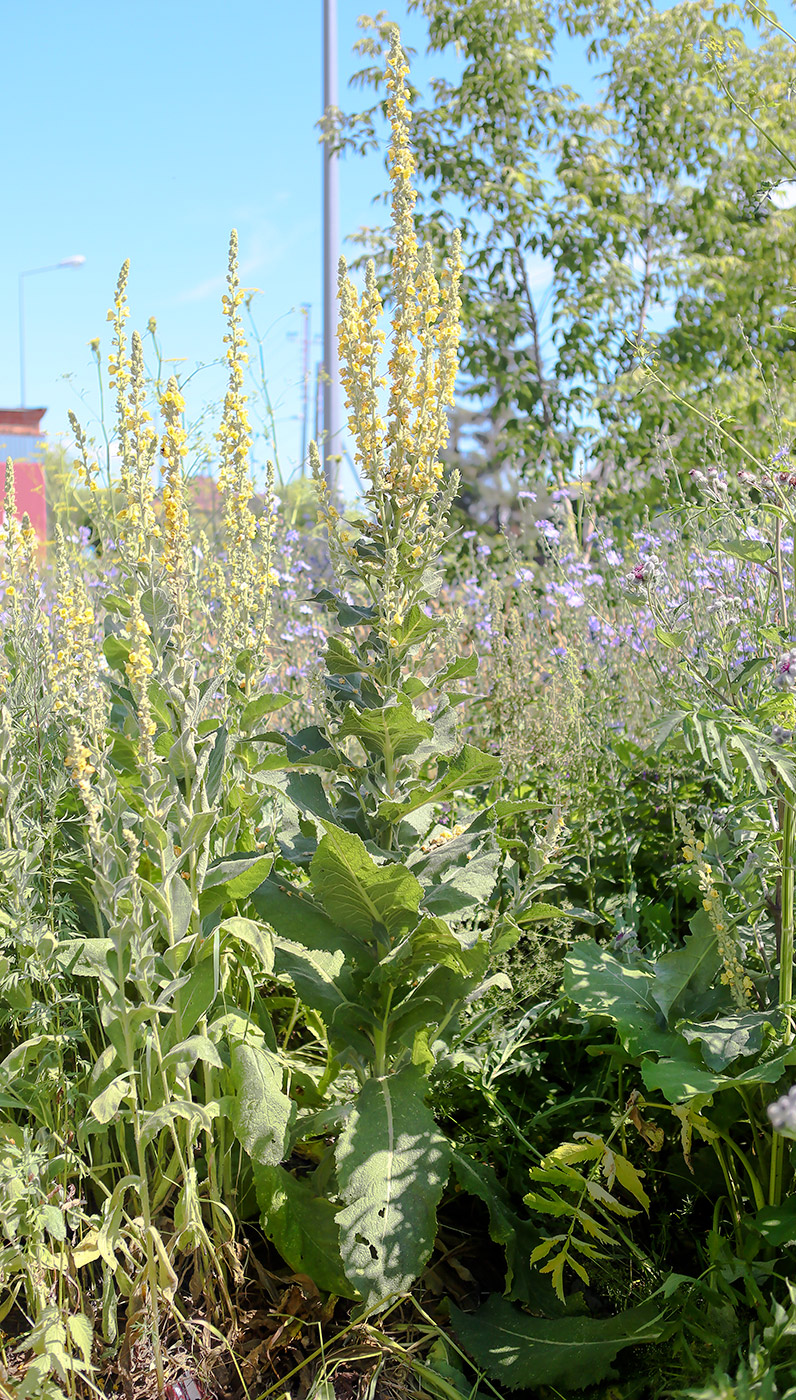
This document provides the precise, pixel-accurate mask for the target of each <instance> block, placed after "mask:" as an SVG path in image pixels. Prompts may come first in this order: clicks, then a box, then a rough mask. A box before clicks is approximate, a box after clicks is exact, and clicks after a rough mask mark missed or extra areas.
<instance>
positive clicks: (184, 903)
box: [169, 870, 193, 943]
mask: <svg viewBox="0 0 796 1400" xmlns="http://www.w3.org/2000/svg"><path fill="white" fill-rule="evenodd" d="M169 901H170V904H171V917H172V925H171V926H172V934H173V938H172V940H170V941H173V942H174V943H179V942H180V941H181V939H183V938H184V937H185V935H186V933H187V932H188V928H189V925H190V922H191V915H192V914H193V896H192V895H191V891H190V889H189V888H188V885H187V883H186V881H185V880H183V878H182V875H181V874H180V871H179V870H175V872H174V874H173V875H172V877H171V879H170V880H169Z"/></svg>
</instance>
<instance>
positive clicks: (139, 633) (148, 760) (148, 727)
mask: <svg viewBox="0 0 796 1400" xmlns="http://www.w3.org/2000/svg"><path fill="white" fill-rule="evenodd" d="M125 634H126V636H127V637H128V639H129V640H130V641H131V642H132V643H133V646H131V648H130V651H129V653H128V656H127V664H126V666H125V671H126V673H127V678H128V680H129V682H130V689H131V691H132V692H133V699H134V700H135V706H136V712H137V715H138V733H139V755H140V759H141V763H142V766H143V767H144V768H150V767H151V766H152V765H153V764H154V761H155V750H154V746H153V744H152V736H153V734H154V733H155V726H154V721H153V718H152V708H151V705H150V702H149V678H150V676H151V675H152V673H153V671H154V669H155V667H154V663H153V661H152V654H151V652H150V649H149V646H148V644H147V638H148V636H149V624H148V623H147V621H146V619H145V618H144V617H143V615H142V613H141V600H140V598H139V596H138V594H137V593H134V594H133V596H132V598H131V600H130V616H129V618H128V619H127V626H126V628H125ZM138 639H140V645H139V644H138Z"/></svg>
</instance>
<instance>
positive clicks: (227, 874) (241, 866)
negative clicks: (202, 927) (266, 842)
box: [199, 852, 274, 916]
mask: <svg viewBox="0 0 796 1400" xmlns="http://www.w3.org/2000/svg"><path fill="white" fill-rule="evenodd" d="M273 863H274V858H273V856H272V855H267V856H263V855H251V854H246V853H245V852H241V854H240V855H234V856H227V857H226V858H225V859H223V860H215V861H213V862H212V863H211V864H210V865H209V866H208V867H207V870H206V872H205V878H204V881H203V883H202V893H201V895H200V897H199V907H200V909H201V912H202V915H203V916H204V915H205V914H209V913H211V912H212V911H213V910H214V909H218V908H219V907H220V905H222V904H226V903H228V901H229V900H238V899H240V900H244V899H246V898H247V897H248V896H249V895H250V894H252V893H253V892H254V890H256V889H257V888H258V886H259V885H261V884H262V883H263V880H265V879H266V877H267V876H268V875H269V874H270V871H271V866H272V865H273Z"/></svg>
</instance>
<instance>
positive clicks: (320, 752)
mask: <svg viewBox="0 0 796 1400" xmlns="http://www.w3.org/2000/svg"><path fill="white" fill-rule="evenodd" d="M285 761H286V762H285ZM338 763H339V759H338V757H337V754H336V752H335V750H334V749H333V748H332V746H331V744H330V743H329V740H328V739H327V737H326V735H325V734H324V732H323V730H322V729H319V728H318V726H317V725H310V727H309V728H308V729H301V730H299V732H298V734H291V735H290V736H289V738H288V739H287V740H286V743H285V759H284V760H278V761H277V766H280V765H281V766H283V767H284V766H287V765H291V764H292V765H293V766H295V767H297V768H305V767H310V768H336V767H337V766H338Z"/></svg>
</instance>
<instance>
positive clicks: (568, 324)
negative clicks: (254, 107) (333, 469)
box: [337, 0, 796, 500]
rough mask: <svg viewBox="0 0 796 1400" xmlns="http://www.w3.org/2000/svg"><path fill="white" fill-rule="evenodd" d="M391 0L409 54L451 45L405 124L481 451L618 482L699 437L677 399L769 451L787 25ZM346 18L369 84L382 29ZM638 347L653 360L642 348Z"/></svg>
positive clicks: (779, 319) (532, 466)
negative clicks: (576, 68)
mask: <svg viewBox="0 0 796 1400" xmlns="http://www.w3.org/2000/svg"><path fill="white" fill-rule="evenodd" d="M409 5H410V8H411V9H421V10H422V12H423V14H424V15H425V17H426V21H427V25H428V48H429V51H430V52H431V53H437V54H443V53H445V52H446V51H447V50H449V49H450V48H451V47H452V46H456V48H457V51H458V53H459V55H460V59H461V72H460V75H459V77H458V79H457V81H455V82H449V81H446V80H442V79H438V80H436V81H434V82H433V83H432V84H431V86H430V92H429V94H428V100H427V101H426V102H425V104H424V103H422V102H421V101H420V95H419V94H417V95H416V103H415V115H414V124H413V133H414V138H413V139H414V141H415V145H416V151H417V158H418V165H419V171H420V175H421V177H422V181H423V188H424V193H425V196H426V198H425V202H424V205H423V207H422V221H423V224H424V231H425V234H426V236H427V237H428V238H430V240H431V241H432V243H434V244H435V245H436V246H437V247H440V248H441V247H442V244H443V242H444V239H445V237H446V236H449V230H450V227H451V225H458V226H459V227H461V228H462V231H463V236H464V246H465V254H466V275H465V279H464V283H463V300H464V327H465V331H464V338H463V343H462V355H461V374H462V381H461V393H462V394H463V396H464V397H465V398H466V400H468V401H469V402H471V403H474V404H475V406H476V408H477V410H478V411H480V413H481V414H482V415H483V414H484V413H486V415H487V417H488V419H489V422H490V425H491V426H490V430H489V431H488V432H486V433H485V434H484V435H483V436H484V438H485V440H489V441H490V444H491V446H490V452H491V453H492V454H497V460H498V463H499V466H500V468H501V469H503V470H504V471H505V470H510V469H512V468H513V469H514V471H515V472H517V473H518V474H519V475H521V476H525V477H535V478H537V479H540V480H550V479H554V480H557V481H558V482H559V484H562V483H564V482H565V481H571V480H572V479H573V478H574V477H577V476H578V475H580V474H584V475H586V476H589V477H591V478H592V479H593V480H594V481H595V482H596V483H598V484H599V486H600V487H601V489H602V491H603V492H604V493H605V494H606V495H609V496H613V497H614V498H615V499H616V498H617V497H618V496H619V495H621V494H623V493H627V492H628V491H633V492H634V493H636V499H637V500H638V499H640V497H639V494H638V493H639V487H645V486H646V487H648V486H649V484H650V478H651V472H652V468H653V464H654V462H655V460H656V456H657V455H658V443H659V440H660V438H661V436H662V435H664V436H666V437H667V438H668V439H669V441H670V443H672V444H673V445H674V447H675V449H676V458H677V461H678V464H680V465H682V466H683V467H684V468H687V467H693V466H695V465H697V464H698V463H701V461H702V458H703V455H704V453H705V452H708V453H709V452H711V451H712V450H714V443H713V438H714V437H715V434H711V433H708V434H707V438H706V439H705V438H704V435H703V434H701V433H700V432H699V431H698V429H697V428H696V427H695V422H696V420H695V419H694V417H693V415H692V414H691V413H690V412H689V410H688V409H687V408H686V407H685V406H684V405H683V403H682V402H680V400H686V401H689V402H693V401H695V402H697V403H698V405H699V407H700V409H701V411H702V412H703V413H704V414H705V415H706V417H707V418H708V419H709V420H711V419H716V420H719V421H722V422H726V420H727V419H728V418H732V419H733V420H734V422H735V423H736V425H737V427H738V429H739V430H741V431H742V432H743V434H744V437H745V440H746V441H747V443H748V445H749V446H750V447H752V448H753V450H755V451H757V452H758V453H759V454H761V455H763V456H766V455H768V454H770V453H771V451H772V450H773V449H774V448H776V447H777V446H778V442H777V438H776V431H777V430H776V427H775V424H774V418H775V416H776V415H775V413H774V410H773V405H774V401H775V400H778V409H779V412H780V413H781V414H782V416H783V417H784V419H785V420H788V419H794V418H796V411H794V404H793V397H794V396H793V390H792V389H791V385H792V383H793V381H794V377H795V373H794V372H796V339H795V338H794V329H796V328H794V326H793V325H792V324H790V322H789V320H788V309H789V305H790V289H789V281H790V276H791V268H792V267H793V266H794V253H796V212H794V213H790V212H788V211H777V210H775V209H774V207H773V206H772V205H771V204H770V202H769V201H768V198H767V195H768V192H769V190H770V189H771V188H772V187H774V186H775V185H776V184H777V183H778V182H779V181H781V180H782V179H784V178H787V177H789V176H790V175H791V173H792V171H791V168H790V165H789V163H788V162H789V159H790V158H791V157H793V156H794V155H796V142H794V139H793V137H792V135H791V134H790V132H789V130H788V126H789V125H791V124H792V123H789V120H788V118H789V114H790V112H791V108H792V97H791V91H790V87H789V85H788V80H787V72H788V65H789V63H790V58H791V50H790V48H789V46H788V44H787V41H786V40H785V39H784V38H783V37H782V36H781V35H780V34H779V33H777V32H776V30H774V29H772V28H771V26H769V25H768V24H767V22H766V20H765V18H764V17H763V16H762V15H761V13H760V11H758V10H757V9H756V7H755V6H754V5H735V4H715V3H707V4H703V3H701V0H700V2H699V3H697V2H696V0H679V3H678V4H676V5H674V6H672V7H671V8H670V9H667V10H663V11H658V10H656V9H654V8H652V7H651V6H650V5H649V4H647V3H645V0H605V3H601V0H584V2H583V3H580V0H572V3H567V0H563V3H560V0H559V2H558V3H557V0H514V3H510V4H506V3H505V0H409ZM363 24H364V25H365V30H366V32H365V37H364V38H363V40H361V41H360V45H359V47H360V49H361V50H362V52H363V53H365V54H366V55H367V56H368V57H369V58H370V59H373V60H374V62H373V64H372V66H369V67H368V68H366V69H365V70H363V72H362V73H361V74H359V75H358V78H357V81H359V82H360V83H361V84H362V85H363V86H365V87H367V86H368V85H369V84H370V83H372V82H373V81H375V78H376V75H377V74H379V73H380V71H381V64H380V61H379V60H380V53H381V49H382V46H383V42H384V37H385V34H386V32H387V30H388V28H389V25H388V21H387V19H386V15H385V14H384V13H382V14H380V15H378V16H377V17H376V18H375V19H373V20H366V21H363ZM741 26H743V27H741ZM562 29H565V30H566V31H567V32H568V33H569V34H570V36H577V37H579V38H580V40H581V41H582V43H583V45H584V47H585V49H586V51H587V53H588V57H589V59H590V61H591V62H592V63H593V64H594V66H595V69H599V72H600V90H599V94H598V97H597V99H596V100H595V99H588V100H587V99H586V98H585V97H583V96H582V95H578V94H577V93H575V92H574V91H572V90H571V89H569V88H567V87H564V86H562V85H559V84H556V83H555V82H554V81H553V77H552V72H553V64H552V55H553V53H554V48H555V42H556V35H557V33H560V32H561V30H562ZM378 110H379V109H378V107H371V108H370V109H369V110H366V111H364V112H360V113H355V114H349V115H348V116H347V117H340V118H339V119H338V123H337V129H338V139H339V140H340V142H341V143H342V144H343V145H346V144H348V145H351V146H353V147H354V148H355V149H359V150H362V149H365V148H366V147H367V146H368V145H370V144H371V143H373V142H374V141H375V140H376V139H377V135H376V133H377V130H378V126H377V123H378ZM772 143H773V144H772ZM363 237H367V231H364V233H363ZM380 241H381V240H380V239H379V237H378V236H377V237H376V238H373V236H372V235H371V236H370V244H371V246H372V247H373V248H375V251H376V252H377V253H378V249H379V246H380ZM540 271H541V272H542V273H543V277H544V280H545V281H547V282H549V290H548V291H547V293H546V296H545V297H544V298H540V295H539V289H538V283H539V273H540ZM651 343H652V344H653V345H654V351H655V357H656V359H655V365H656V371H655V374H656V377H655V379H654V380H650V379H649V376H648V375H645V374H644V372H643V371H642V370H640V368H639V347H640V346H645V347H646V349H647V351H649V347H650V344H651ZM755 360H756V361H757V363H758V366H759V370H756V369H755V365H754V361H755ZM484 457H485V454H484V453H483V452H481V453H480V454H478V453H475V454H470V455H469V457H468V454H466V453H465V454H463V457H462V460H461V461H460V463H459V465H462V466H463V468H464V472H465V478H466V477H467V475H468V467H469V468H470V475H471V476H472V475H473V474H475V475H476V476H477V475H478V474H479V473H480V472H482V471H483V470H491V471H492V472H493V474H494V471H495V460H494V456H493V457H492V459H491V460H487V461H485V460H484ZM642 494H643V493H642ZM654 494H655V486H654V483H653V486H652V490H651V491H648V492H647V497H646V498H647V499H649V498H650V497H654Z"/></svg>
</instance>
